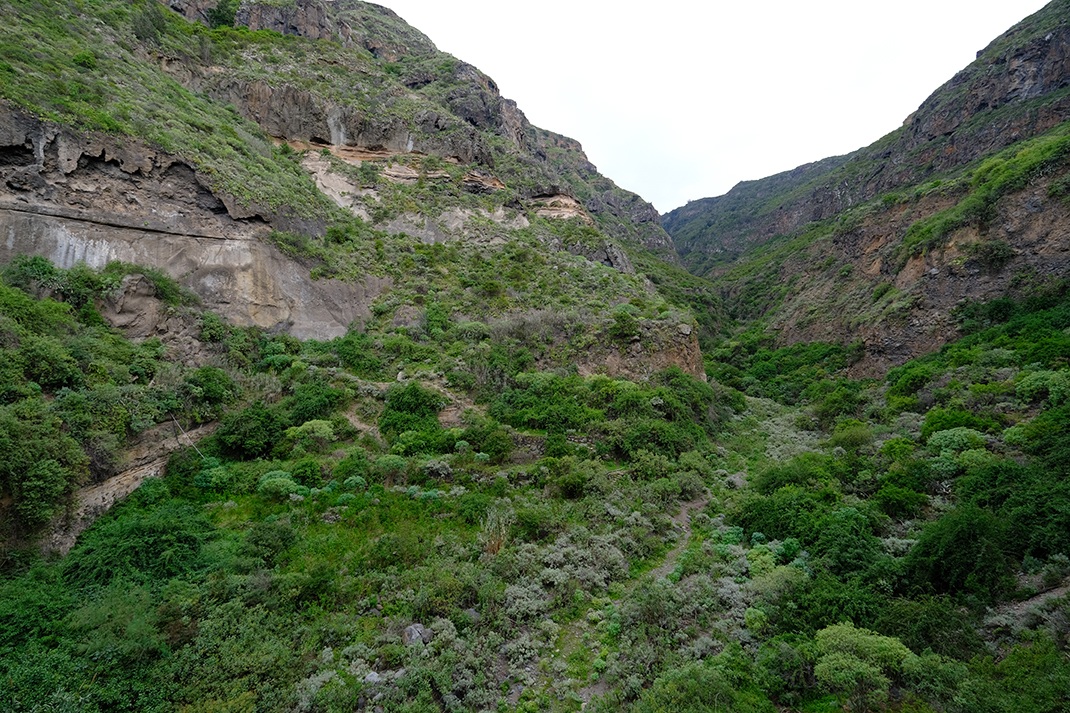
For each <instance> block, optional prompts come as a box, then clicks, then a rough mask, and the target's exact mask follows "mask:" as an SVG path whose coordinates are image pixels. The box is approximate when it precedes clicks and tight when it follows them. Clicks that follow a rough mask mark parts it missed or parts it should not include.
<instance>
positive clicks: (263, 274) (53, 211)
mask: <svg viewBox="0 0 1070 713" xmlns="http://www.w3.org/2000/svg"><path fill="white" fill-rule="evenodd" d="M0 186H2V187H3V189H4V190H2V191H0V261H5V262H6V261H7V260H10V259H11V257H13V256H14V255H16V254H24V253H30V254H37V255H43V256H46V257H48V258H49V259H51V260H52V261H53V262H54V263H55V264H56V265H58V266H60V267H70V266H71V265H73V264H75V263H77V262H85V263H87V264H89V265H90V266H94V267H102V266H103V265H105V264H106V263H108V262H109V261H112V260H120V261H123V262H132V263H137V264H142V265H148V266H152V267H157V268H160V269H162V270H164V271H165V272H166V273H168V274H169V275H171V276H172V277H174V278H175V279H177V280H178V281H179V282H180V283H181V284H183V285H184V286H186V287H188V288H190V289H191V290H193V291H194V292H195V293H197V294H198V295H199V296H200V297H201V298H202V299H203V300H204V303H205V306H206V307H208V308H210V309H213V310H215V311H218V312H219V313H220V314H221V315H223V316H225V317H226V318H227V319H228V320H230V321H231V322H233V323H235V324H241V325H255V326H259V327H263V328H265V329H272V330H286V331H289V332H290V333H292V334H294V335H295V336H298V337H303V338H311V337H315V338H319V339H329V338H332V337H335V336H339V335H341V334H344V333H345V331H346V329H347V327H348V326H349V325H350V324H351V323H352V322H354V321H357V322H359V321H361V320H363V319H366V318H367V317H368V316H369V314H370V311H369V309H370V305H371V302H372V300H374V299H375V297H377V296H378V295H379V294H380V292H382V290H383V289H385V288H386V287H388V286H389V284H390V282H389V280H387V279H381V278H372V277H369V278H367V279H366V280H364V281H362V282H357V283H343V282H340V281H338V280H316V281H313V280H312V279H310V277H309V271H308V269H307V268H306V267H304V266H302V265H300V264H298V263H297V262H295V261H294V260H293V259H291V258H289V257H287V256H286V255H284V254H282V253H281V252H279V250H278V249H277V248H275V247H274V246H273V245H272V244H270V243H269V242H265V238H266V236H267V235H268V234H269V233H270V231H271V228H270V226H269V224H268V222H267V220H266V218H265V216H261V215H258V214H253V213H251V212H250V211H249V210H247V209H242V208H240V207H239V206H237V205H236V203H235V202H234V201H233V199H232V198H231V197H230V196H226V195H222V196H220V195H216V194H215V193H213V192H212V191H211V190H210V189H208V188H207V187H206V182H205V181H204V180H203V179H202V177H200V176H199V175H198V174H197V172H196V171H194V170H193V169H192V168H191V167H190V166H189V165H188V164H187V163H185V162H184V161H183V160H182V159H180V158H178V157H175V156H170V155H167V154H164V153H161V152H159V151H157V150H154V149H152V148H150V147H148V146H145V145H138V144H136V143H131V142H129V141H119V140H117V139H116V138H114V137H108V136H102V135H89V134H79V133H76V132H71V131H68V130H65V129H62V128H60V127H57V126H54V125H51V124H48V123H45V122H41V121H39V120H36V119H34V118H32V117H29V116H26V115H25V114H23V113H21V112H18V111H16V110H14V109H12V108H10V107H7V106H2V107H0ZM268 217H272V216H268Z"/></svg>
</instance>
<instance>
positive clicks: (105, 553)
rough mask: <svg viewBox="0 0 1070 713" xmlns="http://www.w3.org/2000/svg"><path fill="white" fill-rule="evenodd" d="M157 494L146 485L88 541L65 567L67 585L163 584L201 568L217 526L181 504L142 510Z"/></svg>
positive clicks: (100, 524)
mask: <svg viewBox="0 0 1070 713" xmlns="http://www.w3.org/2000/svg"><path fill="white" fill-rule="evenodd" d="M146 485H148V482H147V483H146ZM160 485H161V486H162V484H160ZM153 490H154V488H153V487H152V486H150V487H149V488H146V486H145V485H142V489H141V490H139V491H138V493H136V494H135V496H132V497H131V499H130V500H128V501H127V502H126V503H124V506H123V507H122V511H121V512H118V513H114V514H113V515H112V516H111V517H108V518H105V519H103V520H100V521H98V522H97V523H96V524H95V525H94V526H93V527H92V528H90V529H89V530H87V531H86V533H85V534H83V535H82V537H81V539H80V540H79V543H78V545H77V546H76V547H75V548H74V550H72V551H71V553H70V555H68V556H67V558H66V559H65V560H64V562H63V566H62V568H63V576H64V579H65V580H66V581H67V582H69V583H70V584H72V585H74V586H78V587H88V586H91V585H96V586H106V585H108V584H109V583H111V582H112V581H115V580H125V581H127V582H132V583H139V584H140V583H150V582H157V583H162V582H164V581H166V580H168V579H170V578H172V577H177V576H181V575H184V574H188V573H190V572H192V571H193V570H194V569H195V568H196V567H197V566H198V563H199V562H200V554H201V548H202V547H203V545H204V543H205V542H206V541H207V540H208V539H209V538H210V537H211V536H212V532H213V529H212V525H211V523H209V522H208V520H207V519H206V518H205V516H204V514H203V512H202V511H201V509H200V508H198V507H194V506H192V505H187V504H184V503H181V502H175V501H164V502H162V503H159V504H155V505H152V506H150V507H148V508H146V509H142V508H141V507H139V505H140V503H139V502H138V501H139V500H146V499H150V498H153V497H155V493H154V492H153ZM164 490H166V488H164Z"/></svg>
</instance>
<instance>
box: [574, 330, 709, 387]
mask: <svg viewBox="0 0 1070 713" xmlns="http://www.w3.org/2000/svg"><path fill="white" fill-rule="evenodd" d="M670 367H677V368H679V369H680V370H681V371H683V372H684V373H686V374H690V375H691V376H693V377H695V378H696V379H700V380H702V381H706V380H707V377H706V370H705V367H704V365H703V361H702V350H701V349H699V345H698V336H697V334H696V333H695V330H694V328H693V327H692V326H691V325H690V324H688V323H678V324H677V323H673V322H648V321H644V322H641V323H640V325H639V333H638V334H637V335H636V337H635V338H633V339H632V340H631V341H629V342H628V343H627V344H618V343H614V342H612V341H608V340H607V341H606V342H604V343H602V344H600V345H598V346H595V347H592V348H591V349H589V350H588V351H587V352H586V353H585V354H584V356H583V358H581V359H579V360H578V361H577V363H576V369H577V371H578V373H579V374H581V375H582V376H593V375H595V374H606V375H607V376H612V377H614V378H622V379H630V380H632V381H643V380H646V379H648V378H650V377H651V376H653V375H654V374H656V373H658V372H659V371H664V370H665V369H668V368H670Z"/></svg>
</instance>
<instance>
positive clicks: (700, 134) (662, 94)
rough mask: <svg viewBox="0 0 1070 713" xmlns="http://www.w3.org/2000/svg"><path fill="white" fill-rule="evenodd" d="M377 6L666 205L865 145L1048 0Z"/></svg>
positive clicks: (407, 1)
mask: <svg viewBox="0 0 1070 713" xmlns="http://www.w3.org/2000/svg"><path fill="white" fill-rule="evenodd" d="M379 2H380V4H383V5H386V6H387V7H389V8H390V9H392V10H394V11H395V12H396V13H398V14H399V15H400V16H401V17H402V18H404V19H405V20H406V21H407V22H408V23H409V24H411V25H413V26H414V27H416V28H417V29H418V30H420V31H421V32H423V33H424V34H426V35H428V36H429V37H430V38H431V40H432V41H433V42H434V43H435V44H436V45H437V46H438V48H439V49H441V50H442V51H444V52H449V53H450V54H452V55H454V56H455V57H457V58H458V59H461V60H463V61H465V62H468V63H470V64H473V65H475V66H476V67H478V68H479V69H481V70H482V71H483V72H485V73H487V74H488V75H489V76H490V77H492V78H493V79H494V80H495V82H497V83H498V86H499V87H500V88H501V92H502V95H503V96H505V97H507V98H509V99H513V100H515V101H516V102H517V104H518V105H519V106H520V109H521V110H522V111H524V113H525V114H527V116H528V118H529V119H530V120H531V122H532V123H533V124H535V125H536V126H540V127H542V128H544V129H548V130H550V131H553V132H556V133H559V134H564V135H566V136H569V137H571V138H574V139H576V140H578V141H579V142H580V143H581V144H583V147H584V150H585V151H586V152H587V156H588V158H590V160H591V162H592V163H594V164H595V165H596V166H598V169H599V171H601V172H602V173H603V174H605V175H606V176H608V177H609V178H611V179H612V180H614V181H615V182H616V183H617V184H618V185H620V186H621V187H623V188H626V189H628V190H631V191H635V192H636V193H638V194H639V195H641V196H643V197H644V198H646V199H647V200H649V201H651V202H652V203H653V204H654V205H655V207H657V209H658V210H660V211H662V212H663V213H664V212H668V211H669V210H672V209H673V208H676V207H678V206H680V205H683V204H684V203H685V202H687V201H689V200H694V199H698V198H706V197H710V196H715V195H721V194H723V193H725V192H727V191H728V190H729V189H730V188H731V187H732V186H733V185H735V184H736V183H738V182H740V181H746V180H754V179H758V178H763V177H765V176H769V175H772V174H775V173H779V172H781V171H786V170H789V169H792V168H795V167H796V166H799V165H802V164H804V163H809V162H812V161H818V160H820V159H823V158H826V157H828V156H836V155H842V154H845V153H849V152H851V151H854V150H855V149H858V148H861V147H863V146H868V145H869V144H871V143H873V142H874V141H876V140H877V139H879V138H881V137H882V136H884V135H885V134H887V133H889V132H890V131H893V130H895V129H896V128H898V127H899V126H900V125H901V124H902V122H903V120H904V119H905V118H906V117H907V116H909V115H910V114H911V113H912V112H913V111H914V110H915V109H917V108H918V106H919V105H920V104H921V103H922V102H923V101H924V100H925V99H926V98H927V97H928V96H929V95H930V94H931V93H932V92H933V91H935V90H936V89H937V88H938V87H939V86H940V85H942V84H943V83H944V82H946V81H947V80H949V79H951V77H952V76H954V74H955V73H956V72H958V71H959V70H961V69H963V68H964V67H966V66H967V65H968V64H969V63H970V62H971V61H973V59H974V58H975V56H976V53H977V52H978V51H979V50H981V49H983V48H984V47H985V46H987V45H988V44H989V43H990V42H991V41H992V40H994V39H995V38H996V37H998V36H999V35H1001V34H1003V33H1004V32H1005V31H1007V30H1008V29H1010V28H1011V27H1012V26H1013V25H1015V24H1016V23H1018V22H1019V21H1021V20H1022V19H1024V18H1025V17H1027V16H1029V15H1031V14H1033V13H1034V12H1036V11H1037V10H1039V9H1040V8H1042V7H1043V6H1044V5H1045V4H1047V3H1046V2H1045V1H1044V0H1015V1H1014V2H1012V3H1008V2H1006V0H1003V1H1002V2H999V1H995V0H900V1H899V2H898V3H896V4H895V5H894V6H893V7H891V8H890V6H889V5H887V4H883V3H882V4H880V5H877V4H876V3H864V2H859V1H858V0H849V1H848V0H811V1H810V2H808V3H799V2H797V0H795V1H789V0H765V1H764V2H754V3H738V2H737V3H725V2H723V1H715V2H711V3H695V2H693V0H692V1H683V0H662V2H658V3H654V4H624V5H612V6H610V5H608V4H605V3H602V2H584V1H583V0H571V1H569V2H566V1H564V0H543V1H542V2H540V3H538V4H533V3H513V2H501V0H464V2H443V1H442V0H379ZM889 8H890V9H889Z"/></svg>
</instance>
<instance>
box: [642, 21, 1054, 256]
mask: <svg viewBox="0 0 1070 713" xmlns="http://www.w3.org/2000/svg"><path fill="white" fill-rule="evenodd" d="M1067 20H1070V3H1068V2H1066V0H1056V1H1055V2H1052V3H1051V4H1049V5H1048V6H1047V7H1045V8H1044V9H1043V10H1041V11H1040V12H1038V13H1036V14H1035V15H1033V16H1031V17H1029V18H1027V19H1026V20H1024V21H1023V22H1022V23H1020V24H1019V25H1017V26H1015V27H1014V28H1012V29H1011V30H1009V31H1008V32H1006V33H1005V34H1003V35H1002V36H1000V37H999V38H997V39H996V40H995V41H993V42H992V43H991V44H990V45H989V46H988V47H987V48H985V49H984V50H982V51H981V52H978V57H977V60H976V61H975V62H974V63H972V64H971V65H970V66H969V67H967V68H965V69H964V70H962V71H961V72H959V73H958V74H957V75H955V77H954V78H953V79H951V80H950V81H949V82H947V83H946V84H945V85H943V86H942V87H940V88H939V89H937V90H936V91H935V92H934V93H933V94H932V95H931V96H930V97H929V98H928V99H927V100H926V101H925V102H924V103H923V104H922V105H921V107H919V108H918V110H917V111H916V112H915V113H914V114H912V115H911V116H910V117H908V118H907V120H906V121H905V122H904V125H903V126H902V127H901V128H900V129H898V130H896V131H895V132H893V133H891V134H889V135H888V136H885V137H884V138H882V139H881V140H879V141H877V142H876V143H874V144H873V145H871V146H869V147H867V148H864V149H860V150H859V151H857V152H855V153H853V154H851V155H849V156H844V157H839V158H833V159H826V160H824V161H820V162H817V163H814V164H809V165H806V166H802V167H799V168H797V169H795V170H793V171H788V172H785V173H783V174H778V175H776V176H773V177H770V178H766V179H762V180H761V181H753V182H747V183H741V184H740V185H738V186H736V187H735V188H734V189H732V191H730V192H729V193H728V194H726V195H725V196H722V197H720V198H706V199H702V200H699V201H693V202H691V203H689V204H688V205H686V206H684V207H682V208H678V209H677V210H675V211H672V212H671V213H669V214H668V215H666V216H665V217H664V218H663V221H662V224H663V225H664V226H665V227H666V229H667V230H668V231H669V233H670V234H671V235H672V236H673V239H674V240H675V242H676V244H677V247H678V249H679V251H680V254H681V256H682V257H683V260H684V262H685V264H687V265H688V266H689V267H691V268H692V269H694V270H697V271H699V272H700V273H717V272H719V271H721V270H722V269H723V268H724V266H725V265H726V264H727V263H729V262H731V261H732V260H733V259H735V258H736V257H737V256H739V255H741V254H742V253H743V252H744V251H746V250H748V249H750V248H753V247H756V246H758V245H761V244H763V243H765V242H767V241H768V240H770V239H772V238H774V237H776V236H778V235H788V234H791V233H793V232H795V231H798V230H799V229H801V228H802V227H803V226H805V225H807V224H808V223H811V222H813V221H820V220H826V219H829V218H832V217H835V216H837V215H838V214H839V213H841V212H842V211H844V210H847V209H849V208H851V207H853V206H857V205H859V204H862V203H865V202H866V201H869V200H872V199H874V198H876V197H878V196H881V195H884V194H887V193H891V192H894V191H899V190H903V189H904V188H908V187H911V186H915V185H917V184H919V183H922V182H924V181H927V180H931V179H934V178H941V177H946V176H947V175H949V174H951V173H953V172H955V171H957V170H959V169H961V168H962V167H964V166H966V165H968V164H970V163H971V162H973V161H976V160H978V159H979V158H982V157H984V156H988V155H991V154H993V153H995V152H996V151H999V150H1000V149H1003V148H1005V147H1007V146H1010V145H1012V144H1014V143H1016V142H1018V141H1021V140H1024V139H1027V138H1029V137H1031V136H1036V135H1039V134H1041V133H1043V132H1045V131H1047V130H1049V129H1051V128H1052V127H1054V126H1056V125H1058V124H1060V123H1062V122H1063V121H1064V120H1065V119H1066V117H1067V116H1068V115H1070V26H1068V25H1067Z"/></svg>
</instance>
